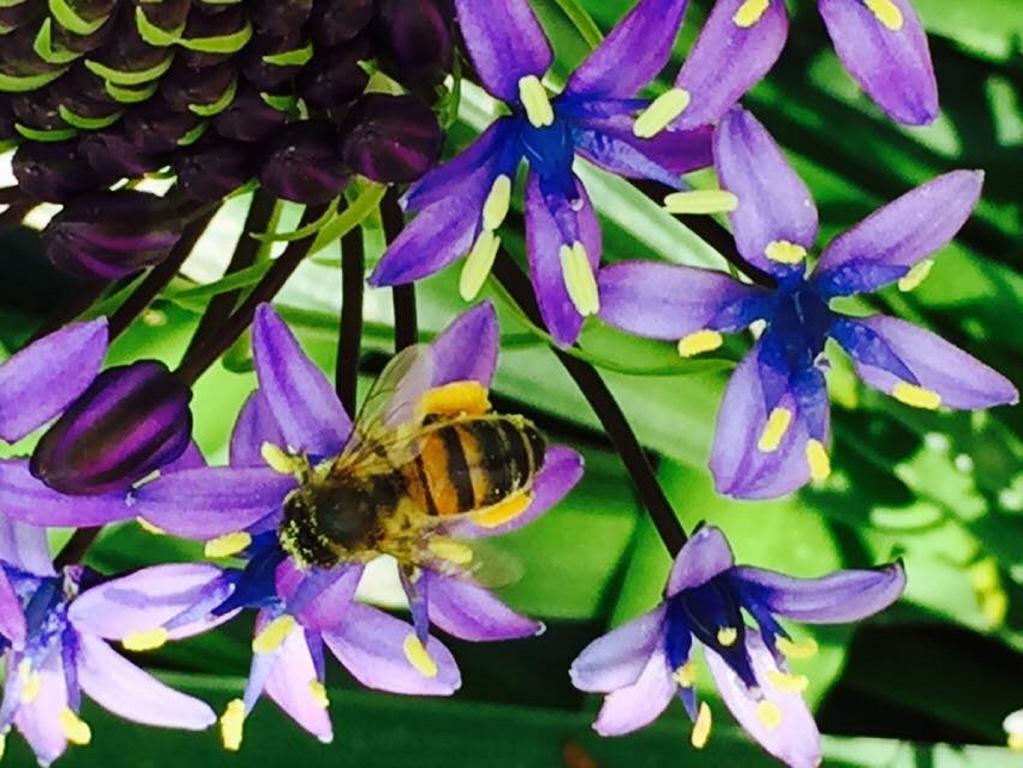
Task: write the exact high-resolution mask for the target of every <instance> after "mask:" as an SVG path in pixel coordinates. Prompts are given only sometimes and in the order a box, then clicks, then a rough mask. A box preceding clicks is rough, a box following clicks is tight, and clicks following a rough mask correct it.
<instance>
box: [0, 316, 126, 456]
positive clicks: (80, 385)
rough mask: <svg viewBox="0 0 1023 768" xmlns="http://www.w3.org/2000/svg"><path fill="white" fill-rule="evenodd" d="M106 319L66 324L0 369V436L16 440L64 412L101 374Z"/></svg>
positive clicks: (22, 351) (104, 348) (105, 349)
mask: <svg viewBox="0 0 1023 768" xmlns="http://www.w3.org/2000/svg"><path fill="white" fill-rule="evenodd" d="M106 352H107V321H106V318H101V319H99V320H93V321H92V322H89V323H82V324H78V325H70V326H68V327H67V328H63V329H61V330H59V331H56V332H55V333H51V334H50V335H49V336H44V337H43V338H42V339H40V340H39V341H37V342H35V343H33V344H31V345H29V346H28V347H26V348H25V349H23V350H21V351H20V352H18V353H17V354H16V355H14V356H13V357H12V358H11V359H10V360H8V361H6V362H5V363H3V364H2V365H0V437H2V438H3V439H4V440H7V441H9V442H14V441H16V440H20V439H21V438H23V437H24V436H25V435H27V434H28V433H29V432H32V431H33V430H35V429H37V428H38V427H41V426H42V425H43V424H45V423H46V422H48V421H49V420H50V419H52V418H53V417H54V416H56V415H57V414H59V413H60V412H61V411H63V410H64V408H65V407H67V405H68V404H69V403H71V401H72V400H74V399H75V398H76V397H78V396H79V395H80V394H82V393H83V392H84V391H85V390H86V388H87V387H88V386H89V384H91V383H92V380H93V379H94V378H96V374H97V373H99V369H100V366H101V365H102V364H103V356H104V355H105V354H106Z"/></svg>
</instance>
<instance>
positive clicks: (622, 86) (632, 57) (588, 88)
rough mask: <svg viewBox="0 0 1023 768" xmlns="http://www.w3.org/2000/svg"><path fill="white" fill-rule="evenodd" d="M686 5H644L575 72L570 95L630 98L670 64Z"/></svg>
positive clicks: (645, 0)
mask: <svg viewBox="0 0 1023 768" xmlns="http://www.w3.org/2000/svg"><path fill="white" fill-rule="evenodd" d="M686 5H687V0H641V2H639V3H637V4H636V5H635V6H634V7H633V9H632V10H631V11H629V13H628V14H627V15H626V16H625V18H623V19H622V20H621V21H620V22H618V24H617V25H616V26H615V27H614V29H612V30H611V32H610V34H608V36H607V37H606V38H605V39H604V42H603V43H601V44H600V45H599V46H598V47H597V48H596V49H595V50H594V51H593V52H592V53H591V54H590V55H589V56H587V57H586V60H585V61H583V63H582V64H580V65H579V67H578V68H577V69H576V70H575V72H574V73H573V74H572V76H571V77H570V78H569V80H568V85H567V86H566V87H565V95H566V96H570V97H572V96H575V97H584V98H587V99H609V98H628V97H629V96H633V95H634V94H635V93H636V92H637V91H638V90H639V89H640V88H642V87H643V86H644V85H646V84H647V83H649V82H650V81H651V80H653V79H654V78H655V77H657V75H658V74H659V73H660V71H661V70H662V69H664V66H665V65H666V64H667V63H668V59H669V57H670V56H671V49H672V47H673V46H674V44H675V37H676V36H677V35H678V31H679V29H680V28H681V27H682V19H683V17H684V16H685V12H686Z"/></svg>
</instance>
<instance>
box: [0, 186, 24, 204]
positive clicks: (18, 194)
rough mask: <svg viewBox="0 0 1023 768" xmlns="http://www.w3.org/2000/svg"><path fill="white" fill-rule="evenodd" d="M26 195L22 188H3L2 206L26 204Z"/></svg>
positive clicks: (1, 192)
mask: <svg viewBox="0 0 1023 768" xmlns="http://www.w3.org/2000/svg"><path fill="white" fill-rule="evenodd" d="M24 200H25V193H24V192H22V191H21V187H19V186H17V185H15V186H13V187H2V188H0V205H13V204H14V203H19V202H24Z"/></svg>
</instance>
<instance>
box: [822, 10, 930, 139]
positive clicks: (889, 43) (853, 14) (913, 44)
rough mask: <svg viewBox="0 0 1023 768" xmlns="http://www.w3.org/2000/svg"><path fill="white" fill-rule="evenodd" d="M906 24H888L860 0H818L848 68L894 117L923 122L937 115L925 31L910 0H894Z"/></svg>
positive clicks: (912, 121)
mask: <svg viewBox="0 0 1023 768" xmlns="http://www.w3.org/2000/svg"><path fill="white" fill-rule="evenodd" d="M892 2H893V3H894V4H895V6H896V7H897V8H898V9H899V12H900V15H901V17H902V24H901V26H900V27H899V29H897V30H896V29H890V28H888V27H887V26H885V25H884V24H882V23H881V22H880V21H879V19H878V17H877V16H875V15H874V13H873V12H872V11H870V10H869V9H868V8H867V6H866V4H865V3H863V2H861V1H860V0H818V3H817V5H818V7H819V8H820V12H821V16H823V17H824V24H825V25H826V26H827V28H828V33H829V34H830V35H831V40H832V42H834V44H835V51H837V52H838V55H839V57H840V58H841V59H842V63H843V64H844V65H845V68H846V69H847V70H849V73H850V74H851V75H852V76H853V77H854V78H855V79H856V82H858V83H859V84H860V87H861V88H863V90H865V91H866V92H867V93H868V94H870V96H871V98H873V99H874V101H876V102H877V103H878V105H880V107H881V108H882V109H883V110H884V111H885V112H887V113H888V115H889V116H890V117H891V118H892V119H893V120H898V121H899V122H901V123H906V124H908V125H925V124H926V123H930V122H932V121H933V120H934V119H935V118H936V117H937V116H938V109H939V107H938V84H937V82H936V81H935V77H934V66H933V65H932V64H931V52H930V49H929V48H928V45H927V33H926V32H925V31H924V28H923V25H922V24H921V23H920V19H919V17H918V16H917V15H916V11H915V10H913V4H912V3H911V2H910V0H892Z"/></svg>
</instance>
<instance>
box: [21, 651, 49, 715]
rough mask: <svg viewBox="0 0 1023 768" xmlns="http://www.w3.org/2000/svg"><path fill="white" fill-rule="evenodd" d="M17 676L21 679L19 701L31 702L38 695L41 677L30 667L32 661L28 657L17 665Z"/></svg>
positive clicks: (40, 687) (23, 702) (41, 684)
mask: <svg viewBox="0 0 1023 768" xmlns="http://www.w3.org/2000/svg"><path fill="white" fill-rule="evenodd" d="M18 677H19V678H20V679H21V703H22V704H31V703H32V702H33V701H35V700H36V698H37V697H38V696H39V691H40V690H41V689H42V687H43V679H42V677H40V676H39V673H38V672H36V671H34V670H33V669H32V662H31V661H29V660H28V659H22V660H21V663H20V664H19V665H18Z"/></svg>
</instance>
